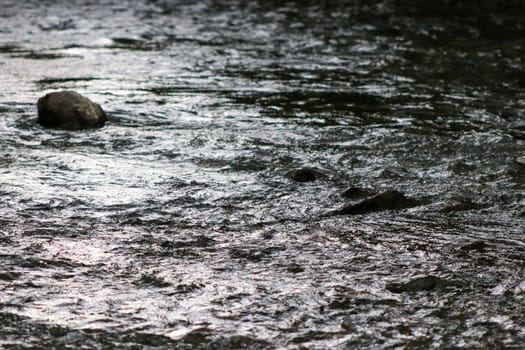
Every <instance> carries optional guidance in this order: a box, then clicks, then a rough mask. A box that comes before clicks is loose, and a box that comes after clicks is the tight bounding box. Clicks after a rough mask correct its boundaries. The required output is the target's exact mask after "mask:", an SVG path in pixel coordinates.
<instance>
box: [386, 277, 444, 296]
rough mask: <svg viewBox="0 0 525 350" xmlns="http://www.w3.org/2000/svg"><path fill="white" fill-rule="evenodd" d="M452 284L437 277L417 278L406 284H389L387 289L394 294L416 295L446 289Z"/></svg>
mask: <svg viewBox="0 0 525 350" xmlns="http://www.w3.org/2000/svg"><path fill="white" fill-rule="evenodd" d="M449 285H450V282H448V281H446V280H443V279H441V278H439V277H436V276H422V277H416V278H414V279H412V280H410V281H408V282H406V283H389V284H387V285H386V289H387V290H388V291H390V292H392V293H403V292H408V293H415V292H424V291H431V290H440V289H445V288H446V287H447V286H449Z"/></svg>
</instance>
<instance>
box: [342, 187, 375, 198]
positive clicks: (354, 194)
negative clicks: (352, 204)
mask: <svg viewBox="0 0 525 350" xmlns="http://www.w3.org/2000/svg"><path fill="white" fill-rule="evenodd" d="M374 194H375V193H373V192H372V191H370V190H367V189H364V188H359V187H349V188H347V189H346V190H344V191H343V192H342V193H341V196H342V197H345V198H349V199H361V198H366V197H369V196H373V195H374Z"/></svg>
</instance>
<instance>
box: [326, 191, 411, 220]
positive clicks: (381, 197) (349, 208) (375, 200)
mask: <svg viewBox="0 0 525 350" xmlns="http://www.w3.org/2000/svg"><path fill="white" fill-rule="evenodd" d="M418 205H421V203H420V202H419V201H417V200H415V199H411V198H407V197H405V195H404V194H403V193H401V192H398V191H386V192H383V193H380V194H378V195H375V196H373V197H370V198H367V199H364V200H362V201H361V202H359V203H356V204H347V205H345V206H343V207H342V208H341V209H338V210H336V211H335V214H339V215H344V214H347V215H354V214H366V213H372V212H376V211H383V210H399V209H406V208H412V207H416V206H418Z"/></svg>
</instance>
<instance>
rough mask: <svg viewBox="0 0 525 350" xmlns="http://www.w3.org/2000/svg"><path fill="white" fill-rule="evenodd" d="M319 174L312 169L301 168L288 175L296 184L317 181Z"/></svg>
mask: <svg viewBox="0 0 525 350" xmlns="http://www.w3.org/2000/svg"><path fill="white" fill-rule="evenodd" d="M318 176H319V174H318V172H317V171H315V170H314V169H312V168H301V169H297V170H294V171H292V172H291V173H290V177H291V178H292V179H293V180H294V181H297V182H311V181H315V180H317V178H318Z"/></svg>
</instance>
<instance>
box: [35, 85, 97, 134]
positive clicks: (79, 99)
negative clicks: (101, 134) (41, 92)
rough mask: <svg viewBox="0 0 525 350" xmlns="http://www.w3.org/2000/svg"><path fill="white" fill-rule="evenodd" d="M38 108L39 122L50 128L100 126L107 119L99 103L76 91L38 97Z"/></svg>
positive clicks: (68, 128)
mask: <svg viewBox="0 0 525 350" xmlns="http://www.w3.org/2000/svg"><path fill="white" fill-rule="evenodd" d="M37 108H38V120H37V122H38V123H39V124H40V125H42V126H45V127H49V128H57V129H65V130H80V129H86V128H98V127H102V126H104V124H105V123H106V121H107V116H106V113H105V112H104V111H103V110H102V108H101V107H100V105H99V104H98V103H95V102H93V101H91V100H90V99H88V98H86V97H84V96H82V95H80V94H79V93H77V92H74V91H59V92H52V93H49V94H47V95H45V96H44V97H41V98H39V99H38V103H37Z"/></svg>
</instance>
